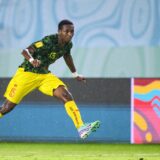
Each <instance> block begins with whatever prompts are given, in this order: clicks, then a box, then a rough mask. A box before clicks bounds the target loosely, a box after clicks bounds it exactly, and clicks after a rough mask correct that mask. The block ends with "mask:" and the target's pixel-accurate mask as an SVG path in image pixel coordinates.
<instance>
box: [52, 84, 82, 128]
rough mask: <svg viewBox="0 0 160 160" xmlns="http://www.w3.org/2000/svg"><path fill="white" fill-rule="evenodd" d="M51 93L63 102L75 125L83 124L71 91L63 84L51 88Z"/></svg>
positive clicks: (77, 126)
mask: <svg viewBox="0 0 160 160" xmlns="http://www.w3.org/2000/svg"><path fill="white" fill-rule="evenodd" d="M53 95H54V96H55V97H57V98H58V99H60V100H61V101H62V102H63V103H64V106H65V109H66V112H67V114H68V115H69V116H70V118H71V119H72V121H73V122H74V125H75V127H76V128H79V127H81V126H82V125H83V121H82V118H81V114H80V111H79V109H78V107H77V105H76V103H75V101H74V100H73V97H72V95H71V93H70V92H69V91H68V90H67V89H66V88H65V87H64V86H59V87H58V88H56V89H55V90H53Z"/></svg>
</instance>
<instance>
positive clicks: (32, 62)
mask: <svg viewBox="0 0 160 160" xmlns="http://www.w3.org/2000/svg"><path fill="white" fill-rule="evenodd" d="M30 63H31V64H32V65H33V67H39V66H40V65H41V61H40V60H38V59H33V60H32V61H30Z"/></svg>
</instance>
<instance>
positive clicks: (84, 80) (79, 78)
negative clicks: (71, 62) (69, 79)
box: [72, 72, 86, 83]
mask: <svg viewBox="0 0 160 160" xmlns="http://www.w3.org/2000/svg"><path fill="white" fill-rule="evenodd" d="M72 76H73V77H74V78H76V79H77V80H78V81H82V82H84V83H86V79H85V78H84V76H83V75H80V74H78V73H77V72H74V73H72Z"/></svg>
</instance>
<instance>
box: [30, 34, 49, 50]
mask: <svg viewBox="0 0 160 160" xmlns="http://www.w3.org/2000/svg"><path fill="white" fill-rule="evenodd" d="M49 44H50V38H49V36H46V37H44V38H43V39H42V40H40V41H36V42H34V43H32V44H31V45H30V46H29V48H32V49H33V50H34V51H35V52H37V51H38V52H39V51H44V50H46V49H48V48H49Z"/></svg>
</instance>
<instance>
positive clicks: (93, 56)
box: [0, 0, 160, 143]
mask: <svg viewBox="0 0 160 160" xmlns="http://www.w3.org/2000/svg"><path fill="white" fill-rule="evenodd" d="M62 19H69V20H71V21H73V23H74V25H75V35H74V38H73V49H72V56H73V58H74V62H75V65H76V67H77V70H78V72H79V73H81V74H83V75H84V76H86V77H87V78H88V82H87V84H86V85H82V84H80V83H78V82H76V81H75V80H73V79H71V73H70V71H69V69H68V68H67V67H66V64H65V63H64V60H63V59H60V60H58V61H57V62H56V63H55V64H53V65H52V66H51V67H50V70H51V71H52V72H53V73H54V74H56V75H57V76H58V77H61V78H62V80H64V82H66V83H67V85H68V86H69V88H70V90H71V91H72V93H73V96H74V97H75V100H76V101H77V102H78V105H79V108H80V110H81V112H82V115H83V117H84V120H85V121H93V120H96V119H99V120H101V122H102V127H101V128H100V129H99V131H97V133H96V134H94V135H93V136H91V138H89V139H88V141H101V142H105V141H106V142H127V143H129V142H130V139H131V123H132V122H131V110H130V108H131V87H130V86H131V79H130V78H132V77H134V78H135V77H143V78H146V77H159V76H160V63H159V60H160V53H159V52H160V46H159V45H160V31H159V29H160V1H159V0H0V37H1V38H0V77H1V84H0V93H1V100H3V93H4V91H5V88H6V86H7V84H8V81H9V80H10V78H11V77H12V76H13V74H14V73H15V71H16V69H17V67H18V66H19V65H20V64H21V63H22V61H23V57H22V55H21V51H22V49H24V48H26V47H27V46H28V45H29V44H31V43H32V42H34V41H37V40H40V39H41V38H43V37H44V36H46V35H49V34H54V33H56V32H57V24H58V22H59V21H61V20H62ZM19 106H20V107H19ZM19 106H18V107H17V108H16V109H15V110H14V111H12V113H10V114H8V116H6V117H4V118H3V119H1V120H0V123H1V124H0V130H2V131H3V132H0V139H1V140H23V141H26V140H31V141H37V140H38V141H39V140H40V141H42V140H44V141H47V140H48V141H52V140H53V141H63V140H64V141H65V140H67V141H78V142H79V141H80V140H79V137H78V135H77V133H76V130H75V129H74V126H73V124H72V123H71V121H70V119H69V118H68V117H67V115H66V113H65V110H64V108H63V104H61V103H57V101H55V100H54V99H53V98H51V97H46V96H44V95H42V94H40V93H39V92H33V93H31V94H30V95H29V96H27V97H26V98H25V99H24V101H23V102H22V104H20V105H19ZM62 117H63V118H62ZM13 126H14V127H13ZM59 126H63V127H59Z"/></svg>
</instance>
